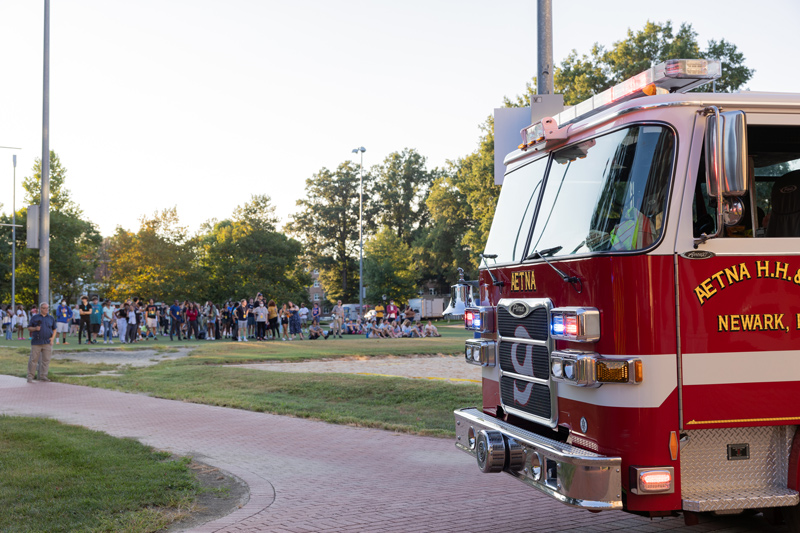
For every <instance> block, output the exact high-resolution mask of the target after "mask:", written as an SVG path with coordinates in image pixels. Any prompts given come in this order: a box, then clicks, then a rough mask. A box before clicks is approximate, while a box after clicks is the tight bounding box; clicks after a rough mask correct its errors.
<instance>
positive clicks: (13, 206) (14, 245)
mask: <svg viewBox="0 0 800 533" xmlns="http://www.w3.org/2000/svg"><path fill="white" fill-rule="evenodd" d="M12 161H13V162H14V191H13V192H12V194H11V312H12V313H13V312H14V310H15V309H16V305H15V303H14V298H15V297H16V284H17V154H14V155H13V156H12ZM9 327H11V326H9Z"/></svg>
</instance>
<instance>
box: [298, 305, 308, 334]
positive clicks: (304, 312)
mask: <svg viewBox="0 0 800 533" xmlns="http://www.w3.org/2000/svg"><path fill="white" fill-rule="evenodd" d="M307 327H308V307H306V304H305V303H303V302H301V303H300V328H301V329H306V328H307Z"/></svg>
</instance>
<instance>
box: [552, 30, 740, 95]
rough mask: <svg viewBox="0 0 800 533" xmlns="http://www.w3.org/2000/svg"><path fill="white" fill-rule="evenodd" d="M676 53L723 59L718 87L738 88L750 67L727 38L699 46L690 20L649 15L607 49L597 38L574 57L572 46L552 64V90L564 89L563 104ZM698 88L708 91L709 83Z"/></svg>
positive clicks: (726, 89)
mask: <svg viewBox="0 0 800 533" xmlns="http://www.w3.org/2000/svg"><path fill="white" fill-rule="evenodd" d="M678 58H685V59H698V58H707V59H721V60H722V65H723V66H722V76H721V78H720V79H718V80H717V81H716V83H715V87H716V90H717V91H719V92H730V91H735V90H737V89H739V88H740V87H742V86H743V85H744V84H745V83H747V81H748V80H749V79H750V78H751V77H752V76H753V72H754V70H752V69H749V68H747V67H746V66H745V65H744V55H743V54H742V53H741V52H739V51H738V49H737V48H736V45H734V44H732V43H730V42H728V41H726V40H725V39H722V40H721V41H719V42H717V41H715V40H711V41H709V42H708V45H707V46H706V48H705V49H701V48H700V45H699V43H698V42H697V32H695V31H694V29H693V28H692V25H691V24H687V23H685V22H684V23H682V24H681V25H680V28H678V31H677V32H674V31H673V27H672V22H670V21H667V22H666V23H663V24H662V23H655V22H650V21H648V22H647V23H646V24H645V26H644V28H643V29H642V30H639V31H636V32H634V31H632V30H630V29H628V34H627V36H626V38H625V39H623V40H621V41H617V42H615V43H614V44H613V45H612V46H611V48H610V49H609V50H606V49H605V48H603V47H602V46H601V45H599V44H598V43H595V44H594V46H592V49H591V51H590V54H589V55H586V54H584V55H582V56H580V57H578V53H577V51H575V50H572V51H571V52H570V54H569V55H568V56H567V58H566V59H565V60H564V61H563V62H562V63H561V65H560V66H559V67H557V68H556V69H555V76H554V86H555V91H556V92H557V93H561V94H563V95H564V104H565V105H575V104H577V103H579V102H581V101H583V100H586V99H587V98H590V97H591V96H592V95H594V94H597V93H598V92H600V91H603V90H605V89H607V88H609V87H611V86H613V85H615V84H617V83H620V82H621V81H623V80H626V79H628V78H630V77H631V76H635V75H636V74H639V73H640V72H642V71H644V70H646V69H648V68H650V67H651V66H653V65H655V64H658V63H661V62H663V61H666V60H667V59H678ZM697 90H700V91H708V90H709V87H708V86H704V87H700V88H698V89H697Z"/></svg>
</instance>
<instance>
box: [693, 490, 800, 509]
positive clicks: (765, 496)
mask: <svg viewBox="0 0 800 533" xmlns="http://www.w3.org/2000/svg"><path fill="white" fill-rule="evenodd" d="M798 502H800V495H799V494H798V492H797V491H796V490H792V489H789V488H786V487H776V486H772V487H753V488H750V489H734V490H729V491H725V492H722V491H720V492H693V493H684V494H683V509H684V511H695V512H704V511H724V510H737V509H763V508H767V507H790V506H792V505H797V504H798Z"/></svg>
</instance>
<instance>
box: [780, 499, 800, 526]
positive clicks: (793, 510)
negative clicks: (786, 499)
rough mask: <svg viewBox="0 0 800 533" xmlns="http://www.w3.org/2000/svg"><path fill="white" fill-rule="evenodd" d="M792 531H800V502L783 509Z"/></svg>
mask: <svg viewBox="0 0 800 533" xmlns="http://www.w3.org/2000/svg"><path fill="white" fill-rule="evenodd" d="M781 511H782V514H783V519H784V520H785V521H786V525H787V526H789V531H790V533H800V504H798V505H795V506H794V507H784V508H783V509H781Z"/></svg>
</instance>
